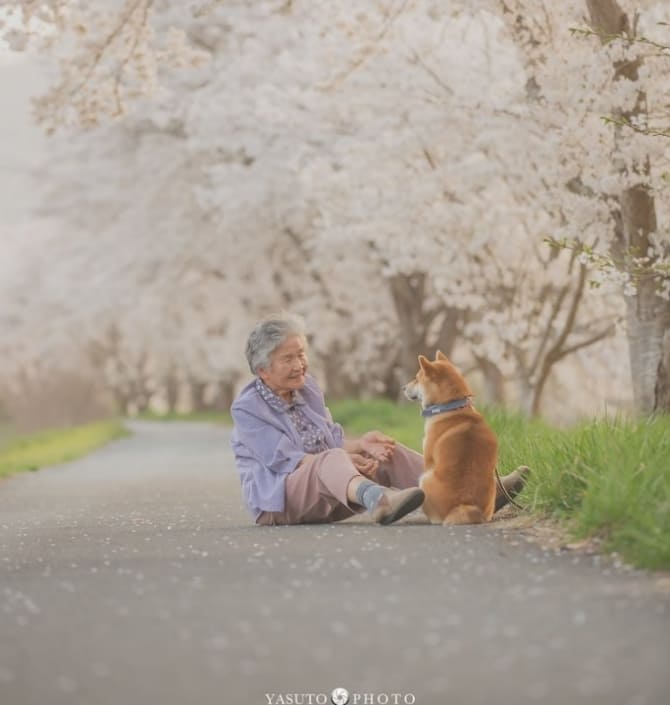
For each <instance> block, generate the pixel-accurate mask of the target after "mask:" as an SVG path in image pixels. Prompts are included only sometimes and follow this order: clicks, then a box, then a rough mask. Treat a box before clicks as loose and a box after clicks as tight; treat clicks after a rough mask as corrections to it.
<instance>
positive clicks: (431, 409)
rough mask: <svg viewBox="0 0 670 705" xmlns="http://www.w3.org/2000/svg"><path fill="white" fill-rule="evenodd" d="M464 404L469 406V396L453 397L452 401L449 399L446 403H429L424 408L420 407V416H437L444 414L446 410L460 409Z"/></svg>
mask: <svg viewBox="0 0 670 705" xmlns="http://www.w3.org/2000/svg"><path fill="white" fill-rule="evenodd" d="M464 406H470V397H466V398H465V399H454V401H449V402H447V403H446V404H431V405H430V406H427V407H426V408H425V409H421V416H437V415H438V414H444V413H445V412H446V411H454V410H456V409H462V408H463V407H464Z"/></svg>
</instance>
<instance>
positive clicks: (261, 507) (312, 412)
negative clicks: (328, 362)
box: [231, 375, 344, 520]
mask: <svg viewBox="0 0 670 705" xmlns="http://www.w3.org/2000/svg"><path fill="white" fill-rule="evenodd" d="M231 413H232V416H233V424H234V427H233V433H232V437H231V446H232V449H233V453H234V454H235V466H236V467H237V472H238V474H239V476H240V481H241V483H242V497H243V498H244V501H245V503H246V505H247V508H248V509H249V511H250V512H251V514H252V516H253V517H254V520H256V519H257V518H258V516H259V515H260V514H261V512H263V511H266V512H283V511H284V501H285V500H284V490H285V482H286V476H287V475H288V473H290V472H293V471H294V470H295V469H296V467H297V466H298V464H299V463H300V461H301V460H302V458H303V457H304V455H305V454H306V453H320V452H322V451H324V450H328V449H330V448H340V447H342V444H343V442H344V434H343V432H342V427H341V426H340V425H339V424H337V423H334V422H333V418H332V416H331V415H330V411H329V410H328V408H327V407H326V405H325V402H324V399H323V393H322V392H321V389H320V388H319V386H318V384H317V383H316V380H315V379H314V378H313V377H312V376H311V375H307V377H306V380H305V386H304V387H303V388H302V389H301V390H300V391H296V392H294V393H293V401H292V403H290V404H289V403H287V402H285V401H284V400H283V399H281V398H280V397H278V396H277V395H276V394H274V392H272V391H271V390H270V389H269V388H268V387H267V386H265V384H263V382H262V381H261V380H260V379H254V380H253V381H252V382H250V383H249V384H248V385H247V386H246V387H244V389H243V390H242V391H241V392H240V393H239V394H238V396H237V398H236V399H235V401H234V402H233V405H232V407H231Z"/></svg>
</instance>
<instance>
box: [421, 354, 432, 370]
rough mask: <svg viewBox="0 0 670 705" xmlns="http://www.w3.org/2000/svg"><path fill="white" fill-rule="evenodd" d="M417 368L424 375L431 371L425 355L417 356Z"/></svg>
mask: <svg viewBox="0 0 670 705" xmlns="http://www.w3.org/2000/svg"><path fill="white" fill-rule="evenodd" d="M419 367H420V368H421V369H422V370H423V371H424V372H425V373H426V374H430V372H431V370H432V369H433V365H432V363H431V361H430V360H429V359H428V358H427V357H426V356H425V355H419Z"/></svg>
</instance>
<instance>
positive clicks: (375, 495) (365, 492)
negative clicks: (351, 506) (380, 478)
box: [356, 480, 384, 512]
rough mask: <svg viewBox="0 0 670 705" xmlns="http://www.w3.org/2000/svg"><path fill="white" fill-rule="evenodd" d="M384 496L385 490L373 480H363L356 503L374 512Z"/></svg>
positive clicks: (357, 490) (357, 491) (357, 493)
mask: <svg viewBox="0 0 670 705" xmlns="http://www.w3.org/2000/svg"><path fill="white" fill-rule="evenodd" d="M383 494H384V488H383V487H382V486H381V485H378V484H377V483H376V482H372V481H371V480H363V482H361V484H360V485H359V486H358V488H357V489H356V501H357V502H358V504H362V505H363V506H364V507H365V508H366V509H367V510H368V511H369V512H372V511H374V508H375V507H376V506H377V502H379V498H380V497H381V496H382V495H383Z"/></svg>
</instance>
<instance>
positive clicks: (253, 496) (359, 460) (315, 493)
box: [231, 315, 523, 525]
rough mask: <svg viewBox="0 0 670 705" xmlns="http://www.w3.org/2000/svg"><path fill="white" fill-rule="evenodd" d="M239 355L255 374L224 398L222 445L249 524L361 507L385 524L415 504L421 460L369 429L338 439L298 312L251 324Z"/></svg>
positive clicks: (335, 514) (327, 516)
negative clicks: (228, 402)
mask: <svg viewBox="0 0 670 705" xmlns="http://www.w3.org/2000/svg"><path fill="white" fill-rule="evenodd" d="M246 356H247V361H248V363H249V367H250V369H251V372H252V374H254V375H255V379H254V380H253V381H252V382H250V383H249V384H248V385H247V386H246V387H245V388H244V389H243V390H242V391H241V392H240V394H239V395H238V397H237V398H236V399H235V401H234V402H233V405H232V408H231V412H232V416H233V422H234V429H233V435H232V441H231V444H232V448H233V452H234V453H235V463H236V466H237V470H238V472H239V475H240V480H241V483H242V494H243V497H244V500H245V502H246V505H247V507H248V509H249V511H250V512H251V514H252V516H253V518H254V520H255V521H256V524H259V525H273V524H306V523H322V522H332V521H339V520H342V519H346V518H348V517H351V516H353V515H354V514H357V513H360V512H364V511H367V512H369V514H370V515H371V517H372V519H373V520H374V521H375V522H377V523H379V524H391V523H393V522H394V521H397V520H398V519H400V518H401V517H403V516H405V515H406V514H408V513H409V512H411V511H413V510H415V509H417V508H418V507H420V506H421V504H422V503H423V500H424V494H423V491H422V490H421V489H419V487H418V482H419V477H420V475H421V473H422V472H423V458H422V456H421V455H420V454H419V453H416V452H414V451H412V450H410V449H409V448H405V447H404V446H402V445H400V444H399V443H396V442H395V441H394V440H393V439H392V438H389V437H388V436H385V435H384V434H382V433H380V432H379V431H369V432H368V433H366V434H365V435H363V436H361V438H358V439H354V440H346V439H345V438H344V434H343V432H342V427H341V426H340V425H339V424H337V423H334V422H333V419H332V417H331V415H330V412H329V410H328V408H327V407H326V406H325V403H324V398H323V394H322V392H321V390H320V389H319V386H318V385H317V383H316V381H315V380H314V378H313V377H312V376H311V375H309V374H308V373H307V352H306V339H305V332H304V330H303V327H302V325H301V322H300V320H299V319H298V318H296V317H293V316H290V315H285V316H272V317H269V318H266V319H264V320H262V321H260V322H259V323H258V324H257V325H256V327H255V328H254V329H253V331H252V332H251V334H250V335H249V339H248V341H247V346H246ZM512 475H514V473H512ZM512 475H509V476H507V477H506V478H504V483H505V485H506V488H507V489H508V490H511V491H512V492H515V491H518V490H519V489H520V486H521V485H522V484H523V480H522V478H519V477H512ZM503 503H504V500H503V499H502V498H501V501H499V502H498V507H499V506H501V505H502V504H503Z"/></svg>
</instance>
